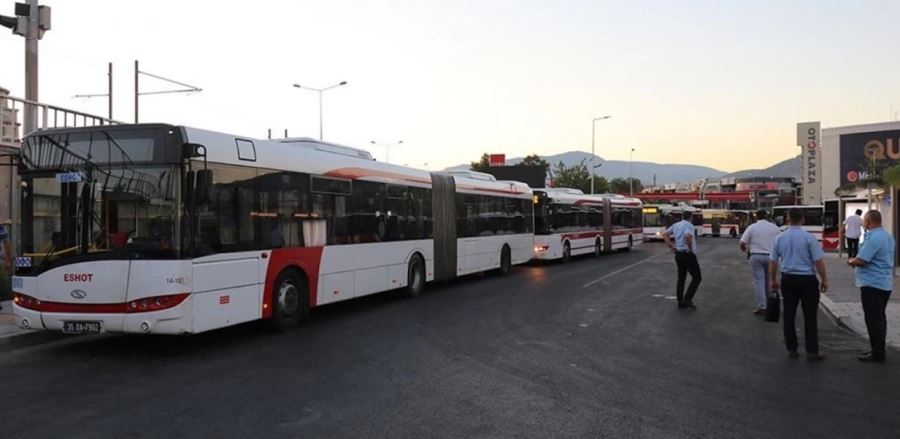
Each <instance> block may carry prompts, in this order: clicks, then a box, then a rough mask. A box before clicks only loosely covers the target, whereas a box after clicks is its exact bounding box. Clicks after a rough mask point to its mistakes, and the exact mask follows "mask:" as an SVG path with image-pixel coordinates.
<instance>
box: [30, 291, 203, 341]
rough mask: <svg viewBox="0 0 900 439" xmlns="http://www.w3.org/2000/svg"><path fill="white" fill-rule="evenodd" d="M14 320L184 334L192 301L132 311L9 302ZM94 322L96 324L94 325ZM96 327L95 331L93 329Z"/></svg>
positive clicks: (69, 328) (87, 329)
mask: <svg viewBox="0 0 900 439" xmlns="http://www.w3.org/2000/svg"><path fill="white" fill-rule="evenodd" d="M13 312H14V313H15V315H16V324H17V325H18V326H19V327H20V328H23V329H35V330H48V331H60V332H67V333H78V332H73V330H76V331H77V330H83V331H84V332H83V333H95V332H99V333H132V334H187V333H191V332H193V331H192V326H191V322H192V319H191V317H192V315H193V303H192V300H191V297H190V296H189V297H187V298H186V299H185V300H184V301H183V302H181V303H180V304H178V305H176V306H174V307H172V308H168V309H164V310H160V311H147V312H136V313H71V312H67V313H57V312H41V311H36V310H33V309H28V308H24V307H22V306H19V305H18V304H13ZM96 324H99V326H98V325H96ZM94 329H97V331H94Z"/></svg>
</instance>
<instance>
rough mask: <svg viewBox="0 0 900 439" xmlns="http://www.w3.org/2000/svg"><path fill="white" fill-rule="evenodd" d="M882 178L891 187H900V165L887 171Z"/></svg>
mask: <svg viewBox="0 0 900 439" xmlns="http://www.w3.org/2000/svg"><path fill="white" fill-rule="evenodd" d="M881 178H882V179H884V183H885V184H887V185H889V186H894V187H900V165H894V166H891V167H890V168H887V169H885V170H884V172H883V173H882V174H881Z"/></svg>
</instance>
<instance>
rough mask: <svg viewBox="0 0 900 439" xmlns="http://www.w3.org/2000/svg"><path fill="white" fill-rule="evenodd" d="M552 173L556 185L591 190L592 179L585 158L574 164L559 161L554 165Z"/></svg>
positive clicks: (585, 190)
mask: <svg viewBox="0 0 900 439" xmlns="http://www.w3.org/2000/svg"><path fill="white" fill-rule="evenodd" d="M551 175H552V178H553V185H554V187H567V188H572V189H581V190H582V191H584V192H585V193H587V192H588V191H590V190H591V179H590V175H589V174H588V169H587V165H585V164H584V160H582V161H581V163H578V164H577V165H572V166H566V164H565V163H563V162H559V163H557V164H556V165H555V166H553V169H552V172H551Z"/></svg>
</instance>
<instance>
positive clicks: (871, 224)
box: [847, 210, 895, 363]
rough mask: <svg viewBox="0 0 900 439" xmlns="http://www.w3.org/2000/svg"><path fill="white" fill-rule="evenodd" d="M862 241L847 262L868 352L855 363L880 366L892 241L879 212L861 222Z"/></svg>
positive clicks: (890, 286) (890, 284) (891, 280)
mask: <svg viewBox="0 0 900 439" xmlns="http://www.w3.org/2000/svg"><path fill="white" fill-rule="evenodd" d="M863 224H864V226H865V228H866V231H867V232H866V240H865V241H864V242H863V244H862V247H861V248H860V249H859V255H858V256H857V257H855V258H853V259H851V260H849V261H848V262H847V263H848V264H850V266H852V267H856V286H857V287H859V294H860V297H861V298H862V307H863V313H864V314H865V315H866V329H867V330H868V331H869V343H870V344H871V345H872V350H871V351H869V352H866V353H864V354H862V355H860V356H859V357H857V358H858V359H859V361H871V362H878V363H881V362H883V361H884V360H885V348H884V344H885V337H886V334H887V318H886V316H885V314H884V313H885V309H886V308H887V302H888V299H890V298H891V290H893V287H894V248H895V247H894V246H895V243H894V238H893V237H891V235H890V234H888V232H886V231H885V230H884V229H883V228H882V227H881V212H878V211H877V210H870V211H868V212H866V216H865V218H864V219H863Z"/></svg>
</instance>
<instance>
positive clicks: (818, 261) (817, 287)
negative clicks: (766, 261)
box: [769, 209, 828, 361]
mask: <svg viewBox="0 0 900 439" xmlns="http://www.w3.org/2000/svg"><path fill="white" fill-rule="evenodd" d="M788 219H789V220H790V226H789V227H788V228H787V230H785V231H784V232H781V234H780V235H778V237H777V238H775V244H773V245H772V254H771V256H770V259H771V266H770V269H769V273H770V274H769V276H770V277H771V282H772V291H778V290H779V289H781V295H782V297H783V298H784V342H785V344H786V345H787V350H788V356H789V357H790V358H797V357H798V356H799V354H798V353H797V329H796V328H795V327H794V320H795V319H796V317H797V306H798V305H800V304H802V306H803V326H804V329H805V332H804V334H805V337H806V359H807V360H809V361H821V360H823V359H824V358H825V357H824V356H822V354H820V353H819V327H818V320H817V319H818V312H819V291H822V292H825V291H827V290H828V275H827V274H826V273H825V262H824V261H823V260H822V258H823V257H824V256H825V253H824V252H823V251H822V246H821V244H819V242H818V241H817V240H816V238H815V237H814V236H812V234H810V233H809V232H807V231H806V230H803V227H801V226H802V224H803V212H802V211H800V209H791V210H790V212H789V213H788ZM779 272H780V273H781V283H780V284H779V282H778V273H779ZM816 272H818V273H819V276H821V277H822V282H821V283H820V282H819V279H817V278H816Z"/></svg>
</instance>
